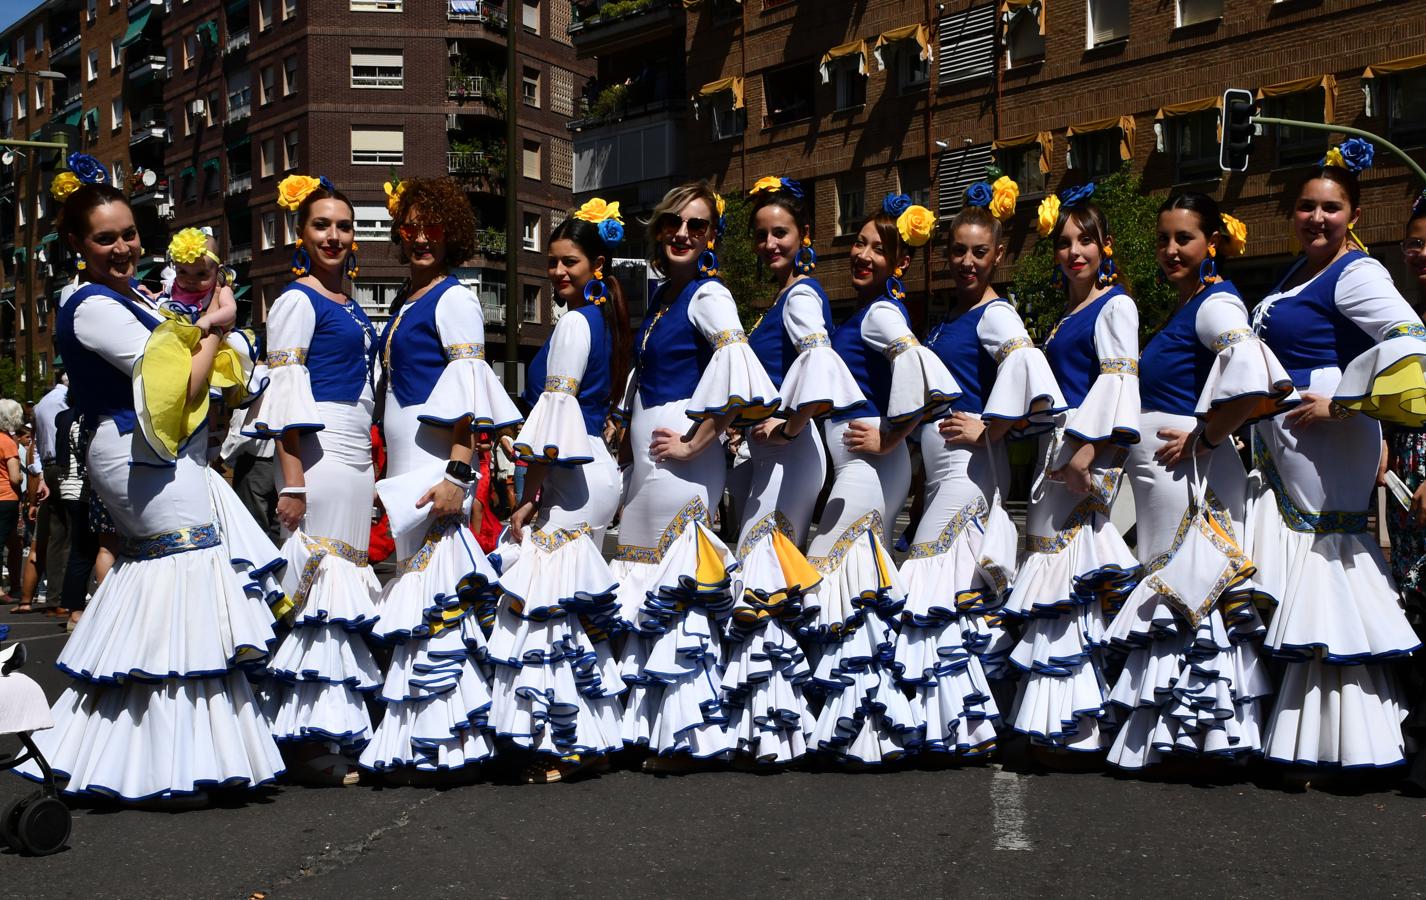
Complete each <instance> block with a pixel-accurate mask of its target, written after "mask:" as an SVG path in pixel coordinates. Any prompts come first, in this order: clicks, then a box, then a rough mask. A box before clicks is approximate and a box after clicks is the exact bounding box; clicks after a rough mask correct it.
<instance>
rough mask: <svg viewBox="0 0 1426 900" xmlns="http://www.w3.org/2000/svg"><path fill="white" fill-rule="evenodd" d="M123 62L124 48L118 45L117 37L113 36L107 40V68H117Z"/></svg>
mask: <svg viewBox="0 0 1426 900" xmlns="http://www.w3.org/2000/svg"><path fill="white" fill-rule="evenodd" d="M123 64H124V48H123V47H120V46H119V39H118V38H115V39H114V40H112V41H110V42H109V68H110V69H118V68H119V67H120V66H122V65H123Z"/></svg>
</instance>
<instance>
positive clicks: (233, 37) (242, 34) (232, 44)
mask: <svg viewBox="0 0 1426 900" xmlns="http://www.w3.org/2000/svg"><path fill="white" fill-rule="evenodd" d="M247 45H248V30H247V29H246V28H244V29H242V30H241V31H234V32H233V33H232V34H230V35H228V42H227V43H226V44H224V45H223V53H224V55H228V54H232V53H237V52H238V51H239V50H242V49H243V48H245V47H247Z"/></svg>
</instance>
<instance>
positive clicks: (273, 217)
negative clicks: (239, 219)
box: [262, 213, 277, 250]
mask: <svg viewBox="0 0 1426 900" xmlns="http://www.w3.org/2000/svg"><path fill="white" fill-rule="evenodd" d="M276 246H277V213H263V216H262V249H264V250H271V249H272V248H273V247H276Z"/></svg>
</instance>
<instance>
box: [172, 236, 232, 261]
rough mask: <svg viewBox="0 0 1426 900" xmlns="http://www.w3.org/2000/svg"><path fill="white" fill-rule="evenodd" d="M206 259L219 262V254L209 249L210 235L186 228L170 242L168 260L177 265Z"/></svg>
mask: <svg viewBox="0 0 1426 900" xmlns="http://www.w3.org/2000/svg"><path fill="white" fill-rule="evenodd" d="M204 257H209V258H211V259H212V260H213V261H214V262H219V261H220V260H219V259H218V254H216V253H214V252H213V251H212V250H209V249H208V235H206V234H204V233H203V232H202V231H201V230H200V229H197V228H185V229H183V230H182V231H180V232H178V234H175V235H174V236H173V239H172V240H170V241H169V242H168V258H169V259H171V260H173V261H174V262H176V263H181V264H183V265H188V264H190V263H196V262H198V260H200V259H203V258H204Z"/></svg>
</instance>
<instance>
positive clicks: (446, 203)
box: [391, 178, 476, 266]
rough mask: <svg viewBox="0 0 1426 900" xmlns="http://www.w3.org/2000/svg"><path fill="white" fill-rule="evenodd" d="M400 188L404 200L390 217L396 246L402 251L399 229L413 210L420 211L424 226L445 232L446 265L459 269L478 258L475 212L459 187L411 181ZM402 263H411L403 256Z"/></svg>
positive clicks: (433, 181) (436, 180)
mask: <svg viewBox="0 0 1426 900" xmlns="http://www.w3.org/2000/svg"><path fill="white" fill-rule="evenodd" d="M401 184H402V188H401V199H400V200H399V201H398V202H397V206H396V215H394V216H392V217H391V242H392V243H393V244H395V245H396V246H397V247H398V248H400V246H401V235H400V228H401V226H402V225H403V224H404V223H405V221H406V217H407V216H408V215H410V213H411V210H412V209H413V208H415V207H420V209H421V221H422V222H423V223H424V224H428V225H440V226H441V227H442V228H444V229H445V232H446V265H448V266H458V265H460V264H461V263H463V262H465V261H466V260H467V259H470V258H471V257H472V256H474V255H475V249H476V247H475V244H476V241H475V228H476V224H475V211H474V210H472V209H471V208H470V198H468V197H467V196H466V193H465V191H464V190H463V189H462V188H461V186H460V185H458V184H456V183H455V182H454V181H453V180H451V179H450V178H409V179H407V180H405V181H403V182H401ZM399 253H400V251H399V249H398V254H399ZM401 261H402V262H403V263H405V262H409V260H407V259H406V258H405V256H404V255H403V256H402V257H401Z"/></svg>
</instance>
